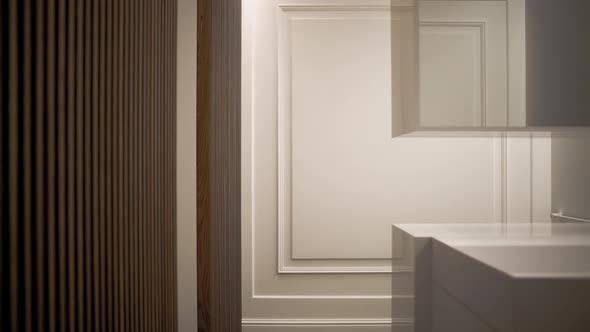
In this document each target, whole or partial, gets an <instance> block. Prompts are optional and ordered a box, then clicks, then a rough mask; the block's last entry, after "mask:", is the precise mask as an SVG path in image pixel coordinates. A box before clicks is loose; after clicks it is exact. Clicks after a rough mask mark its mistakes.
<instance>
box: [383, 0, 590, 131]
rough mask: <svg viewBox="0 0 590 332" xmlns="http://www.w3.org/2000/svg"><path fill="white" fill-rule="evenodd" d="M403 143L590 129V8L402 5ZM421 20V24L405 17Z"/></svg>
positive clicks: (398, 2) (396, 39) (397, 71)
mask: <svg viewBox="0 0 590 332" xmlns="http://www.w3.org/2000/svg"><path fill="white" fill-rule="evenodd" d="M391 8H392V24H391V29H392V35H391V36H392V87H393V91H392V96H393V98H394V99H395V98H396V97H397V99H399V100H400V102H399V103H394V105H393V115H394V116H393V126H392V127H393V132H394V136H398V135H402V134H407V133H413V132H417V131H418V132H419V131H433V130H435V131H436V130H459V131H461V130H477V131H517V130H527V131H536V130H543V131H550V130H553V129H557V128H562V129H563V128H564V127H585V126H590V19H588V18H589V17H590V1H587V0H560V1H555V0H502V1H501V0H485V1H483V0H477V1H474V0H451V1H449V0H392V6H391ZM408 12H411V13H412V15H413V17H414V20H413V22H412V23H411V24H413V30H412V26H410V25H408V24H406V25H405V26H400V24H399V23H396V22H399V20H398V19H397V17H400V16H401V15H403V13H408Z"/></svg>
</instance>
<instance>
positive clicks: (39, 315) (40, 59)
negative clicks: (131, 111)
mask: <svg viewBox="0 0 590 332" xmlns="http://www.w3.org/2000/svg"><path fill="white" fill-rule="evenodd" d="M45 13H46V7H45V1H44V0H37V2H36V13H35V14H36V23H37V24H36V40H35V46H36V52H35V53H36V54H35V245H36V250H35V252H36V254H35V258H36V262H35V272H36V273H35V279H36V280H35V293H36V295H37V302H36V306H35V307H36V308H35V309H36V318H35V320H34V322H35V323H36V324H35V325H36V326H35V330H36V331H47V330H48V329H47V322H48V321H47V316H46V313H47V308H46V294H47V284H46V280H47V279H46V275H47V265H46V262H47V255H46V253H47V250H46V243H47V241H46V238H45V236H46V227H45V225H46V222H47V217H48V216H47V214H46V206H45V202H46V199H47V198H46V195H45V193H46V191H45V179H46V178H45V166H46V165H47V159H46V150H45V143H46V137H45V117H46V100H47V99H46V95H45V91H46V81H45V68H46V66H45V64H46V63H45V57H46V53H45V52H46V49H47V48H46V43H45V41H46V32H45V31H46V30H45V28H46V27H45V22H46V19H45V15H46V14H45Z"/></svg>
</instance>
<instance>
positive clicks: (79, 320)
mask: <svg viewBox="0 0 590 332" xmlns="http://www.w3.org/2000/svg"><path fill="white" fill-rule="evenodd" d="M84 11H85V1H84V0H79V1H78V3H77V8H76V15H75V20H76V25H75V28H74V27H70V28H72V29H74V31H75V35H76V47H75V50H76V60H75V61H76V81H75V83H76V105H75V114H76V126H75V127H76V128H75V135H76V139H75V146H76V160H75V163H76V167H75V170H74V172H75V177H74V179H75V186H76V187H75V190H76V192H75V201H76V203H75V206H76V209H75V211H76V217H75V219H74V220H72V222H74V223H75V224H76V237H75V241H76V263H75V266H76V268H75V275H76V276H75V280H76V281H75V285H76V286H75V287H76V295H77V297H76V299H75V302H74V310H75V311H76V313H75V315H76V325H75V327H74V328H75V329H76V330H77V331H84V330H85V328H86V327H85V325H84V324H83V323H84V314H85V311H84V305H85V303H86V301H85V295H86V289H85V283H84V282H85V278H84V263H85V262H84V238H85V231H86V228H85V227H86V222H85V219H84V218H85V214H84V212H85V208H84V120H85V119H84V92H85V90H84V69H85V66H84V65H85V63H84V33H85V30H84V28H85V27H84Z"/></svg>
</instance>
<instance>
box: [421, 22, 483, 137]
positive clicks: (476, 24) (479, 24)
mask: <svg viewBox="0 0 590 332" xmlns="http://www.w3.org/2000/svg"><path fill="white" fill-rule="evenodd" d="M422 27H439V28H478V29H479V38H480V60H479V61H480V75H481V78H480V80H481V82H480V84H481V87H480V89H481V91H480V93H481V100H480V107H481V114H480V119H481V120H480V125H481V126H482V127H485V126H486V122H487V93H486V86H487V85H486V68H487V63H486V22H475V21H474V22H459V21H444V22H443V21H424V22H420V28H422ZM474 113H476V112H474Z"/></svg>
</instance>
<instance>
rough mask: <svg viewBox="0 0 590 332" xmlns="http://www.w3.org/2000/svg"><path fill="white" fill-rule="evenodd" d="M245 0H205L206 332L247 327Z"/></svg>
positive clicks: (201, 22)
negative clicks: (243, 205) (244, 286)
mask: <svg viewBox="0 0 590 332" xmlns="http://www.w3.org/2000/svg"><path fill="white" fill-rule="evenodd" d="M241 14H242V13H241V1H240V0H199V1H198V15H199V16H198V37H197V40H198V48H197V49H198V53H197V66H198V67H197V70H198V75H197V202H198V203H197V234H198V237H197V245H198V259H197V262H198V270H197V271H198V272H197V278H198V304H199V316H198V317H199V322H198V323H199V331H206V332H209V331H215V332H218V331H219V332H221V331H223V332H227V331H240V330H241V244H240V243H241V241H240V238H241V217H240V215H241V211H240V209H241V208H240V206H241V204H240V203H241V191H240V181H241V179H240V172H241V165H240V158H241V152H240V151H241V144H240V141H241V138H240V136H241V130H240V126H241V120H240V119H241V118H240V103H241V84H240V81H241Z"/></svg>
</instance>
